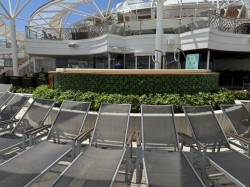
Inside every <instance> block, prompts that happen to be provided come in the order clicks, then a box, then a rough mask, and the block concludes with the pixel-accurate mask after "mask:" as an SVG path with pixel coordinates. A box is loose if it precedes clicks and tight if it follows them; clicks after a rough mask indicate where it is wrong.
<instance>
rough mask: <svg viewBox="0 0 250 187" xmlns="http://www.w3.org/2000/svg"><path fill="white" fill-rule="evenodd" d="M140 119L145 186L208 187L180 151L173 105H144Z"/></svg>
mask: <svg viewBox="0 0 250 187" xmlns="http://www.w3.org/2000/svg"><path fill="white" fill-rule="evenodd" d="M141 120H142V123H141V124H142V132H143V133H142V145H141V148H142V162H143V169H144V171H145V181H146V186H150V187H152V186H155V187H156V186H157V187H172V186H178V187H181V186H183V187H184V186H185V187H188V186H190V187H195V186H205V185H204V184H203V182H202V181H201V179H200V178H199V177H198V175H197V173H196V172H195V170H194V168H193V167H192V165H191V163H190V162H189V161H188V159H187V158H186V156H185V155H184V154H183V152H182V151H179V150H180V148H179V141H178V137H177V129H176V125H175V119H174V112H173V106H170V105H157V106H156V105H155V106H153V105H142V106H141ZM137 160H138V159H137ZM137 166H138V164H137ZM138 170H139V168H137V171H138ZM137 175H138V173H137ZM138 179H139V178H138V177H137V180H138ZM137 182H139V181H137Z"/></svg>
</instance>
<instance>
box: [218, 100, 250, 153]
mask: <svg viewBox="0 0 250 187" xmlns="http://www.w3.org/2000/svg"><path fill="white" fill-rule="evenodd" d="M220 108H221V110H222V111H223V113H224V114H225V115H226V117H227V119H228V121H229V123H230V124H231V127H232V129H233V132H234V133H232V132H225V134H226V135H227V136H228V137H231V138H236V139H238V140H239V141H240V142H241V145H239V144H237V143H235V142H233V141H231V140H230V138H229V139H228V140H229V142H230V143H231V144H233V145H235V146H237V147H239V148H242V149H244V150H246V151H247V155H248V156H250V149H249V145H248V144H244V142H242V141H241V139H244V140H246V141H249V139H250V132H249V125H250V123H249V122H250V121H249V120H250V114H249V112H248V111H247V109H246V107H245V105H243V104H227V105H220Z"/></svg>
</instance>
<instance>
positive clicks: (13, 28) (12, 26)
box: [10, 18, 19, 76]
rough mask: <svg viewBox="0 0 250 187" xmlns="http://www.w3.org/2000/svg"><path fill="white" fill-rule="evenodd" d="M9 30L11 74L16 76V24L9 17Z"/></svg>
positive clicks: (17, 71) (17, 72) (17, 73)
mask: <svg viewBox="0 0 250 187" xmlns="http://www.w3.org/2000/svg"><path fill="white" fill-rule="evenodd" d="M10 32H11V49H12V64H13V75H14V76H18V75H19V70H18V60H17V41H16V25H15V19H13V18H12V19H10Z"/></svg>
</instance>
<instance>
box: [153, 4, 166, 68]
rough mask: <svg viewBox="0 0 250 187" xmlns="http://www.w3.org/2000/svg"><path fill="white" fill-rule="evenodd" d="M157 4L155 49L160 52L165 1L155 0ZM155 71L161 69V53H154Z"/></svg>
mask: <svg viewBox="0 0 250 187" xmlns="http://www.w3.org/2000/svg"><path fill="white" fill-rule="evenodd" d="M155 1H156V2H157V20H156V39H155V49H156V50H160V51H162V34H163V26H162V25H163V8H164V1H165V0H155ZM155 60H156V61H157V62H160V64H158V63H155V69H161V63H162V62H161V53H159V52H155Z"/></svg>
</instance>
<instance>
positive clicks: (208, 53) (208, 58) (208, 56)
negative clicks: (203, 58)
mask: <svg viewBox="0 0 250 187" xmlns="http://www.w3.org/2000/svg"><path fill="white" fill-rule="evenodd" d="M209 61H210V50H208V51H207V70H209Z"/></svg>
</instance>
